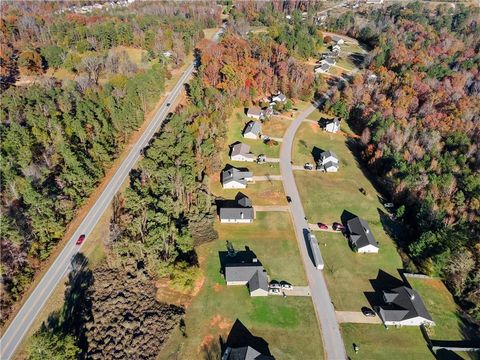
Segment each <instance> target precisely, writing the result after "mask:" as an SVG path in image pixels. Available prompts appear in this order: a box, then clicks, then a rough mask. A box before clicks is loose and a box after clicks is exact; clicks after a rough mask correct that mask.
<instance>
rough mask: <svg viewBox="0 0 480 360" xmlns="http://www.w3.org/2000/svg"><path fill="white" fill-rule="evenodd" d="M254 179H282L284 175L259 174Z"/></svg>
mask: <svg viewBox="0 0 480 360" xmlns="http://www.w3.org/2000/svg"><path fill="white" fill-rule="evenodd" d="M253 181H282V175H259V176H254V177H253Z"/></svg>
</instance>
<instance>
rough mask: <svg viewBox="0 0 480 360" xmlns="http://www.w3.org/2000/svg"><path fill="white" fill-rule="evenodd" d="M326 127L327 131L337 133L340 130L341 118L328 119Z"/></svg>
mask: <svg viewBox="0 0 480 360" xmlns="http://www.w3.org/2000/svg"><path fill="white" fill-rule="evenodd" d="M324 129H325V131H328V132H331V133H336V132H337V131H338V130H340V119H339V118H335V119H332V120H330V121H327V123H326V125H325V128H324Z"/></svg>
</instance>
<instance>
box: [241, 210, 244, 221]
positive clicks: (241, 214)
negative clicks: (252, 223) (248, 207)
mask: <svg viewBox="0 0 480 360" xmlns="http://www.w3.org/2000/svg"><path fill="white" fill-rule="evenodd" d="M243 218H244V216H243V211H240V219H243Z"/></svg>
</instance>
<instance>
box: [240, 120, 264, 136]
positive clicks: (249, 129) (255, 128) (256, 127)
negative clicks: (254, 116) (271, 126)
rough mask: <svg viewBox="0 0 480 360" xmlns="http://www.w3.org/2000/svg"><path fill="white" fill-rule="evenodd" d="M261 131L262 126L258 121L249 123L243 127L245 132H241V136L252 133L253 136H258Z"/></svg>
mask: <svg viewBox="0 0 480 360" xmlns="http://www.w3.org/2000/svg"><path fill="white" fill-rule="evenodd" d="M261 131H262V125H261V124H260V123H259V122H258V121H250V122H249V123H248V124H247V126H246V127H245V130H244V131H243V135H245V134H248V133H252V134H254V135H255V136H258V135H259V134H260V132H261Z"/></svg>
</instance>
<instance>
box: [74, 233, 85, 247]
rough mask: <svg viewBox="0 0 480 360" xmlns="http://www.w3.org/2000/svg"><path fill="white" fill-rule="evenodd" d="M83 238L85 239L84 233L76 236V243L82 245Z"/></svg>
mask: <svg viewBox="0 0 480 360" xmlns="http://www.w3.org/2000/svg"><path fill="white" fill-rule="evenodd" d="M84 240H85V234H82V235H80V236H79V237H78V239H77V242H76V244H77V245H82V243H83V241H84Z"/></svg>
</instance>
